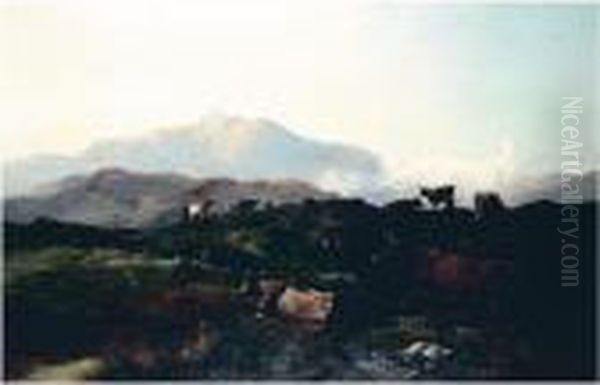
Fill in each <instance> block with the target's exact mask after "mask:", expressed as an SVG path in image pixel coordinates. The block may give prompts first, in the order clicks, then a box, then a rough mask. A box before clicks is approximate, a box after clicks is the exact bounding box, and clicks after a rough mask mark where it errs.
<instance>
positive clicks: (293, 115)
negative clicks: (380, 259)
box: [0, 0, 600, 183]
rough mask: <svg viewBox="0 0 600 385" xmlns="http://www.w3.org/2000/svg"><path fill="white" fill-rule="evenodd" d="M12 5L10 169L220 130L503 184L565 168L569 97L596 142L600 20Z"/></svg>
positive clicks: (7, 113) (326, 7)
mask: <svg viewBox="0 0 600 385" xmlns="http://www.w3.org/2000/svg"><path fill="white" fill-rule="evenodd" d="M0 4H3V5H2V7H1V8H0V122H1V124H2V132H1V141H2V158H3V159H9V158H14V157H22V156H26V155H30V154H37V153H60V154H69V153H73V152H75V151H77V150H79V149H81V148H83V147H85V146H86V145H87V144H89V143H90V142H92V141H94V140H96V139H98V138H103V137H115V136H116V137H119V136H131V135H139V134H143V133H144V132H145V131H147V130H154V129H156V128H157V127H160V126H168V125H170V124H176V123H190V122H193V121H196V120H198V119H200V118H201V117H202V116H203V115H205V114H210V113H214V112H218V113H225V114H234V115H244V116H250V117H266V118H269V119H272V120H275V121H278V122H280V123H282V124H283V125H285V126H286V127H289V128H290V129H291V130H293V131H295V132H297V133H299V134H302V135H306V136H310V137H313V138H321V139H326V140H333V141H338V142H344V143H350V144H357V145H360V146H363V147H365V148H368V149H370V150H371V151H373V152H375V153H376V154H378V155H380V156H381V157H382V159H383V160H384V161H385V163H386V165H387V166H388V167H389V168H390V169H391V170H392V173H393V175H397V176H401V175H403V174H404V173H422V174H426V175H429V176H437V175H441V176H444V175H456V174H460V175H462V176H465V175H466V176H468V177H472V178H480V179H482V180H489V181H490V183H492V182H491V181H492V180H493V181H495V182H497V181H498V179H502V178H507V177H508V176H510V175H512V174H513V173H514V172H515V170H524V171H525V172H529V173H531V172H535V170H536V169H537V168H543V167H546V168H548V167H551V166H552V165H553V163H552V161H545V160H547V159H550V158H552V159H554V158H553V157H556V156H558V155H559V154H557V151H558V148H559V146H560V131H559V130H560V127H559V120H558V119H559V118H558V114H559V112H560V110H559V109H560V97H561V96H569V95H572V94H576V95H580V94H581V96H584V97H585V98H586V99H585V102H584V105H586V106H587V109H586V113H587V114H588V115H587V123H586V124H588V125H589V130H588V131H589V132H591V128H592V126H593V124H594V123H593V119H595V118H596V116H592V106H593V105H594V102H593V100H592V95H594V94H596V95H597V94H598V89H599V84H600V83H599V82H598V78H597V77H596V78H594V69H595V66H597V64H598V55H599V50H600V48H599V42H600V38H599V36H600V35H599V32H598V28H597V27H596V25H598V22H599V20H600V16H599V15H600V13H599V11H598V8H597V7H591V6H588V7H583V6H580V7H576V6H571V7H567V6H543V7H542V6H516V5H513V6H468V5H461V6H448V5H445V6H440V5H438V6H411V5H407V4H402V3H397V2H394V1H386V0H373V1H369V0H365V1H362V0H350V1H346V0H344V1H342V0H339V1H317V0H312V1H311V0H308V1H307V0H298V1H263V0H243V1H233V0H215V1H193V0H161V1H158V0H144V1H123V0H101V1H82V0H73V1H58V0H55V1H51V0H47V1H43V0H37V1H32V0H19V1H16V0H15V1H6V0H5V1H4V2H2V3H0ZM596 121H597V120H596ZM589 140H592V139H591V134H590V139H589ZM549 165H550V166H549ZM486 178H487V179H486ZM495 182H494V183H495Z"/></svg>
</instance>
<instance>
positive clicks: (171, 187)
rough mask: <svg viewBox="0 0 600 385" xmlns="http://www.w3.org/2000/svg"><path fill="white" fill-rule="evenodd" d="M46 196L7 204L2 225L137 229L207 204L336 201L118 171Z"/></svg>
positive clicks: (51, 189)
mask: <svg viewBox="0 0 600 385" xmlns="http://www.w3.org/2000/svg"><path fill="white" fill-rule="evenodd" d="M45 190H46V193H45V194H38V195H36V196H30V197H21V198H10V199H8V200H6V201H5V217H6V220H7V221H9V222H18V223H23V222H30V221H33V220H35V219H36V218H41V217H46V218H51V219H54V220H58V221H62V222H70V223H80V224H88V225H96V226H105V227H123V228H137V227H144V226H149V225H153V224H156V223H157V221H164V220H173V219H174V218H179V217H180V214H181V213H182V209H183V207H185V206H186V205H188V204H191V203H199V204H202V203H204V202H207V201H211V202H213V203H214V208H215V210H218V211H221V212H223V211H226V210H228V209H230V208H231V207H233V206H235V205H236V204H238V203H239V202H241V201H244V200H249V199H252V200H258V201H262V202H269V203H272V204H275V205H277V204H282V203H293V202H301V201H303V200H305V199H309V198H311V199H328V198H332V197H334V195H333V194H330V193H326V192H323V191H321V190H319V189H317V188H315V187H312V186H311V185H309V184H307V183H305V182H300V181H294V180H278V181H272V182H271V181H253V182H244V181H235V180H232V179H207V180H201V179H193V178H190V177H185V176H181V175H176V174H146V173H137V172H131V171H127V170H124V169H117V168H111V169H102V170H100V171H97V172H95V173H93V174H91V175H88V176H74V177H68V178H66V179H63V180H61V181H59V182H57V183H54V184H52V185H48V186H46V188H45Z"/></svg>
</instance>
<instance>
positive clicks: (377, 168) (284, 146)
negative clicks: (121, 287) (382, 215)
mask: <svg viewBox="0 0 600 385" xmlns="http://www.w3.org/2000/svg"><path fill="white" fill-rule="evenodd" d="M107 167H117V168H124V169H128V170H131V171H136V172H146V173H176V174H183V175H188V176H191V177H204V178H205V177H228V178H234V179H240V180H254V179H281V178H285V179H299V180H304V181H307V182H310V183H311V184H315V185H318V186H321V187H324V188H328V189H329V188H335V189H339V190H346V191H347V190H358V189H360V188H363V187H364V186H369V185H370V184H372V183H373V182H374V181H378V180H379V179H381V177H382V174H383V171H382V167H381V165H380V162H379V160H378V158H377V157H376V156H375V155H373V154H371V153H369V152H367V151H365V150H363V149H359V148H356V147H352V146H347V145H340V144H335V143H325V142H320V141H315V140H312V139H307V138H304V137H301V136H299V135H296V134H294V133H292V132H291V131H289V130H287V129H286V128H284V127H283V126H281V125H279V124H277V123H275V122H272V121H269V120H265V119H245V118H239V117H207V118H205V119H203V120H202V121H200V122H198V123H197V124H191V125H187V126H180V127H174V128H171V129H168V130H165V131H159V132H156V133H153V134H149V135H146V136H143V137H140V138H133V139H132V138H130V139H115V140H109V141H102V142H98V143H95V144H93V145H92V146H90V147H89V148H87V149H86V150H85V151H83V152H82V153H80V154H78V155H76V156H72V157H67V156H55V155H43V156H34V157H31V158H25V159H21V160H15V161H9V162H7V163H6V164H5V169H4V173H5V196H7V197H13V196H20V195H35V194H37V193H39V192H44V191H45V190H44V185H46V184H48V183H51V182H53V181H56V180H58V179H61V178H65V177H67V176H70V175H75V174H89V173H91V172H94V171H96V170H98V169H101V168H107Z"/></svg>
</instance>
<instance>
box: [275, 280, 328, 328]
mask: <svg viewBox="0 0 600 385" xmlns="http://www.w3.org/2000/svg"><path fill="white" fill-rule="evenodd" d="M333 299H334V295H333V293H331V292H321V291H317V290H314V289H310V290H306V291H302V290H298V289H295V288H293V287H287V288H286V289H285V291H284V292H283V294H281V296H280V297H279V300H278V301H277V307H278V309H279V311H280V312H281V313H282V314H283V315H285V316H287V317H290V318H294V319H297V320H302V321H313V322H325V321H327V318H328V317H329V315H330V314H331V311H332V309H333Z"/></svg>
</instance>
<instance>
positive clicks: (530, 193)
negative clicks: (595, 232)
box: [511, 171, 600, 204]
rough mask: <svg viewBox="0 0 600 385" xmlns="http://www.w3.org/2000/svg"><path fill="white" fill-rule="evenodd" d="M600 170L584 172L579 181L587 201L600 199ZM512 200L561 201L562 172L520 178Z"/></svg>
mask: <svg viewBox="0 0 600 385" xmlns="http://www.w3.org/2000/svg"><path fill="white" fill-rule="evenodd" d="M599 176H600V172H598V171H589V172H587V173H584V174H583V178H582V179H581V181H580V182H579V183H577V184H578V185H579V191H580V193H581V196H582V197H583V199H584V200H585V201H591V200H600V199H599V198H600V195H599V193H600V190H599V189H598V181H600V179H598V177H599ZM511 194H512V196H513V198H512V200H513V201H514V202H516V203H518V204H522V203H527V202H532V201H535V200H548V201H552V202H560V201H561V176H560V173H556V174H550V175H544V176H540V177H532V178H520V179H519V180H518V181H517V182H516V183H514V186H513V191H512V192H511Z"/></svg>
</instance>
